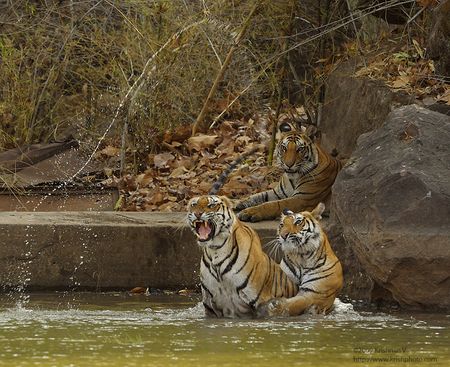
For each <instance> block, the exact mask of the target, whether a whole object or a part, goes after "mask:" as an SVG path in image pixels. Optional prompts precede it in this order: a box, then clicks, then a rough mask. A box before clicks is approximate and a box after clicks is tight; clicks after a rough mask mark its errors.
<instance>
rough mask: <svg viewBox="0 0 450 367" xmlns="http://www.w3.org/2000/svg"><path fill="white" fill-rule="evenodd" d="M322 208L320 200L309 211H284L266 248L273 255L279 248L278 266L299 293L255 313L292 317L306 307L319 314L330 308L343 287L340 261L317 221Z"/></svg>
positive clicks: (266, 305) (274, 300)
mask: <svg viewBox="0 0 450 367" xmlns="http://www.w3.org/2000/svg"><path fill="white" fill-rule="evenodd" d="M324 209H325V205H324V204H323V203H319V204H318V205H317V207H316V208H314V210H313V211H312V212H308V211H304V212H302V213H293V212H292V211H290V210H285V211H284V212H283V215H282V216H281V221H280V226H279V229H278V238H277V240H276V241H274V242H273V243H272V246H271V248H270V246H268V247H266V250H268V252H269V253H272V256H274V255H273V254H274V253H276V252H277V250H279V249H281V252H282V256H283V257H282V260H281V264H280V266H281V269H283V271H284V272H285V273H286V274H288V276H289V277H290V278H291V279H292V280H293V281H294V282H295V283H296V284H297V285H298V287H299V292H298V294H297V295H296V296H295V297H292V298H288V299H286V298H279V299H273V300H271V301H269V302H268V303H266V304H264V305H261V306H260V307H259V309H258V311H257V312H258V315H260V316H273V315H290V316H292V315H300V314H301V313H303V312H305V311H306V310H309V309H311V310H312V311H313V312H317V313H322V314H326V313H328V312H329V311H331V309H332V307H333V303H334V300H335V298H336V296H337V294H338V293H339V291H340V290H341V289H342V284H343V275H342V266H341V263H340V261H339V259H338V258H337V257H336V255H335V254H334V252H333V250H332V249H331V246H330V243H329V241H328V237H327V235H326V234H325V232H324V231H323V229H322V227H321V225H320V223H319V220H320V219H321V215H322V213H323V211H324Z"/></svg>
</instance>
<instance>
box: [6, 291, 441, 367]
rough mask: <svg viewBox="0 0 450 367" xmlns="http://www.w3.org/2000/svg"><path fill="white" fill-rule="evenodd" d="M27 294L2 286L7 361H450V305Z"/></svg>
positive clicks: (64, 363) (155, 363)
mask: <svg viewBox="0 0 450 367" xmlns="http://www.w3.org/2000/svg"><path fill="white" fill-rule="evenodd" d="M26 301H27V302H26V303H25V304H24V305H23V306H22V307H17V306H16V302H17V299H14V298H13V299H12V298H11V296H6V295H4V296H0V366H8V367H9V366H27V367H28V366H89V367H91V366H92V367H98V366H108V367H115V366H141V367H143V366H200V365H202V366H242V367H244V366H258V367H264V366H271V367H273V366H289V365H293V366H450V355H449V344H450V343H449V341H450V340H449V326H450V317H449V316H447V315H424V314H413V315H411V314H408V315H406V314H391V315H387V314H383V313H369V312H361V311H360V312H356V311H354V310H353V309H352V307H351V305H348V304H343V303H340V304H338V305H337V307H336V310H335V311H334V312H333V314H331V315H328V316H325V317H324V316H314V317H313V316H311V315H304V316H301V317H296V318H290V319H275V320H212V319H205V318H204V317H203V310H202V307H201V306H200V305H199V304H198V298H196V297H193V298H188V297H182V296H159V297H157V296H144V295H136V296H131V295H127V294H58V293H53V294H47V295H42V294H41V295H31V296H30V298H29V299H27V300H26ZM355 358H356V359H355ZM358 358H361V359H358ZM380 358H381V360H380Z"/></svg>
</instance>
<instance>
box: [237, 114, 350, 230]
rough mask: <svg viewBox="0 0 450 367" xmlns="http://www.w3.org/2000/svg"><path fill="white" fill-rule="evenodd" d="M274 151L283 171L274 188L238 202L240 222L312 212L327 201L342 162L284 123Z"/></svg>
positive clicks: (305, 135)
mask: <svg viewBox="0 0 450 367" xmlns="http://www.w3.org/2000/svg"><path fill="white" fill-rule="evenodd" d="M279 136H280V139H279V141H278V143H277V146H276V148H275V158H276V162H277V165H278V166H279V167H280V168H281V169H282V170H283V171H284V172H283V175H282V176H281V179H280V181H279V182H278V184H277V186H276V187H275V188H273V189H271V190H268V191H263V192H260V193H256V194H253V195H251V196H249V197H248V198H246V199H244V200H241V201H240V202H238V203H237V205H236V207H235V210H236V211H237V212H239V214H238V217H239V219H240V220H242V221H249V222H258V221H261V220H268V219H275V218H277V217H279V216H280V214H281V211H282V210H283V209H284V208H289V209H291V210H293V211H294V212H300V211H303V210H312V209H313V208H314V207H315V206H316V205H317V204H318V203H319V202H324V201H325V202H326V201H327V200H328V198H329V196H330V194H331V186H332V185H333V183H334V180H335V178H336V176H337V174H338V172H339V170H340V169H341V168H342V163H341V162H340V161H339V160H338V159H335V158H334V157H332V156H331V155H330V154H328V153H327V152H325V151H324V150H323V149H322V148H321V147H320V145H319V143H318V142H315V141H313V139H312V137H310V136H308V133H307V131H306V130H305V129H299V128H298V127H297V126H296V125H295V124H294V123H292V122H289V121H284V122H283V123H281V124H280V126H279Z"/></svg>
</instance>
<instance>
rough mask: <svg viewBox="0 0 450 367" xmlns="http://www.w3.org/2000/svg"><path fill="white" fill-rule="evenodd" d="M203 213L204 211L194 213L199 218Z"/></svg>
mask: <svg viewBox="0 0 450 367" xmlns="http://www.w3.org/2000/svg"><path fill="white" fill-rule="evenodd" d="M202 214H203V212H194V215H195V217H196V218H197V219H200V218H201V216H202Z"/></svg>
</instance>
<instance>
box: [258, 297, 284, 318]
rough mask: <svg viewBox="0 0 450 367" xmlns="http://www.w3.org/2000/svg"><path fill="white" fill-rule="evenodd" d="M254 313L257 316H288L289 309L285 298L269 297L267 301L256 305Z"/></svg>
mask: <svg viewBox="0 0 450 367" xmlns="http://www.w3.org/2000/svg"><path fill="white" fill-rule="evenodd" d="M256 314H257V316H258V317H271V316H289V311H288V309H287V307H286V299H285V298H274V299H271V300H270V301H269V302H266V303H263V304H261V305H260V306H258V308H257V310H256Z"/></svg>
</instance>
